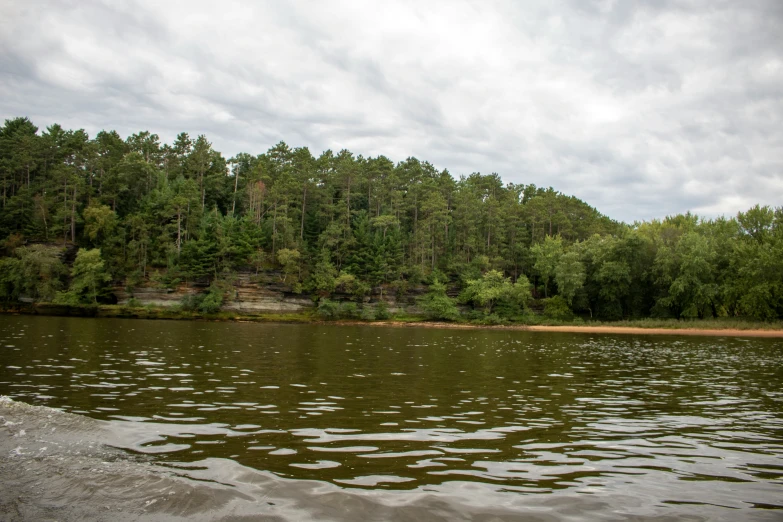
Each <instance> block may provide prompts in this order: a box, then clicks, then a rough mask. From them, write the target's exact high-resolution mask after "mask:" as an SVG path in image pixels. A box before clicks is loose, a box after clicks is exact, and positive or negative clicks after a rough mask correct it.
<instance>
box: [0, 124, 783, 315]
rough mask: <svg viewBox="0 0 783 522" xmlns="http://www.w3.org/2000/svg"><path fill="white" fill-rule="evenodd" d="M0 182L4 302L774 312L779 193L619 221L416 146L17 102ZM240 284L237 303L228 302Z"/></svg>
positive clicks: (254, 309) (193, 308)
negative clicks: (78, 116)
mask: <svg viewBox="0 0 783 522" xmlns="http://www.w3.org/2000/svg"><path fill="white" fill-rule="evenodd" d="M0 185H1V186H0V302H1V303H4V305H5V306H7V307H11V308H13V307H14V306H19V305H20V304H34V303H51V304H52V305H58V306H64V307H69V308H68V309H69V310H76V309H85V310H86V309H89V308H90V307H91V306H93V307H97V306H99V305H109V304H117V303H119V304H122V305H125V307H126V308H127V309H136V308H138V305H149V304H151V305H154V306H157V307H166V308H168V309H170V310H168V311H165V312H163V311H160V312H155V313H158V314H162V315H166V314H170V315H181V316H185V317H187V316H191V315H192V316H199V317H211V316H220V315H221V314H223V313H229V314H231V313H236V314H238V315H246V316H254V315H258V313H267V314H268V313H273V314H274V313H282V314H284V315H285V314H289V313H296V314H300V315H301V314H303V313H305V312H307V311H308V310H309V311H310V312H312V317H313V320H388V318H386V319H384V316H386V315H389V317H395V316H396V317H398V318H400V319H405V316H406V314H408V315H411V316H413V317H415V318H416V319H417V320H428V321H446V322H451V323H455V324H461V323H467V324H488V325H500V326H502V325H510V324H532V323H534V322H536V321H550V322H557V323H563V324H568V323H570V322H571V321H577V322H578V321H585V322H590V321H602V322H607V321H628V320H630V321H637V320H642V319H651V320H660V321H664V323H661V324H667V325H680V324H689V323H687V322H686V321H692V320H696V319H698V320H713V319H714V320H718V321H719V322H721V323H722V322H723V321H724V320H729V319H730V320H731V321H755V322H761V323H763V322H771V324H777V323H776V321H780V320H781V319H783V208H780V207H778V208H772V207H764V206H759V205H756V206H754V207H752V208H750V209H748V210H747V211H745V212H739V213H738V214H737V215H735V216H732V217H719V218H714V219H703V218H700V217H698V216H696V215H693V214H690V213H686V214H681V215H676V216H669V217H666V218H665V219H662V220H652V221H648V222H636V223H633V224H626V223H621V222H618V221H616V220H613V219H611V218H610V217H608V216H605V215H603V214H601V213H600V212H599V211H598V210H597V209H595V208H593V207H591V206H590V205H589V204H588V203H586V202H584V201H582V200H580V199H578V198H576V197H573V196H568V195H565V194H562V193H560V192H558V191H556V190H554V189H553V188H551V187H550V188H542V187H536V186H535V185H532V184H527V185H526V184H516V183H504V182H503V180H502V179H501V177H500V176H499V175H498V174H494V173H493V174H480V173H472V174H470V175H467V176H459V177H454V176H452V175H451V174H450V173H449V172H448V171H447V170H438V169H436V168H435V167H434V166H433V165H432V164H430V163H428V162H426V161H421V160H419V159H416V158H407V159H405V160H403V161H398V162H396V163H395V162H393V161H391V160H390V159H389V158H387V157H385V156H377V157H364V156H362V155H357V154H354V153H352V152H350V151H347V150H342V151H339V152H333V151H325V152H323V153H321V154H320V155H318V156H315V155H313V154H312V153H311V152H310V151H309V149H307V147H293V148H292V147H290V146H289V145H287V144H286V143H284V142H282V141H281V142H280V143H278V144H277V145H275V146H273V147H271V148H270V149H269V150H267V151H266V152H263V153H261V154H250V153H240V154H237V155H236V156H234V157H232V158H225V157H223V155H221V154H220V152H218V151H216V150H215V149H214V148H213V147H212V145H211V144H210V142H209V141H208V139H207V137H206V136H203V135H202V136H197V137H195V138H193V137H191V136H189V135H188V134H187V133H184V132H183V133H181V134H180V135H178V136H177V138H176V139H175V140H174V141H173V142H172V143H169V144H163V143H161V142H160V140H159V138H158V136H157V135H155V134H153V133H151V132H148V131H141V132H138V133H136V134H133V135H131V136H128V137H126V138H123V137H121V136H120V135H119V134H118V133H116V132H114V131H102V132H99V133H98V134H97V135H95V136H94V137H90V136H88V135H87V133H86V132H84V131H83V130H81V129H78V130H68V129H64V128H62V127H61V126H60V125H51V126H49V127H48V128H46V129H44V130H40V129H38V128H37V127H36V126H35V125H34V124H33V123H32V122H31V121H30V120H28V119H27V118H24V117H20V118H15V119H10V120H6V122H5V123H4V125H3V126H2V127H0ZM158 291H159V293H160V292H164V291H165V292H167V296H161V297H160V298H159V299H157V300H150V299H146V298H145V297H146V296H147V294H145V292H147V293H148V294H149V293H150V292H153V293H154V292H158ZM248 292H249V294H252V295H250V297H249V298H250V299H251V300H255V301H254V302H255V304H253V305H252V306H249V307H243V306H240V305H237V303H243V302H247V299H246V297H248V296H247V295H244V294H247V293H248ZM278 294H282V295H284V299H278V298H277V297H275V296H276V295H278ZM276 299H278V305H279V306H277V305H274V306H273V305H270V300H271V301H275V300H276ZM387 301H388V303H387V305H388V306H387V309H386V310H384V309H383V308H384V305H382V304H380V303H386V302H387ZM400 303H402V304H400ZM81 307H87V308H81ZM150 313H151V312H150ZM305 315H307V314H305ZM761 323H759V324H761Z"/></svg>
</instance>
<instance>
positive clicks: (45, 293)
mask: <svg viewBox="0 0 783 522" xmlns="http://www.w3.org/2000/svg"><path fill="white" fill-rule="evenodd" d="M61 254H62V250H61V249H60V248H57V247H52V246H46V245H30V246H26V247H19V248H16V249H14V257H10V258H1V259H0V299H3V300H11V301H14V300H17V299H19V298H28V299H33V300H35V301H44V302H47V301H52V300H53V299H54V298H55V296H56V294H57V292H58V291H60V290H61V289H62V288H63V287H64V286H65V285H64V277H65V276H66V275H67V274H68V269H67V268H66V267H65V265H64V264H63V263H62V261H61Z"/></svg>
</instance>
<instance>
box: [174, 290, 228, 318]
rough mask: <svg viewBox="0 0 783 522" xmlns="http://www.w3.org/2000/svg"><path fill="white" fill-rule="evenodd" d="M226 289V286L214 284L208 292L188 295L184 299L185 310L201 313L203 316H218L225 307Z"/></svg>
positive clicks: (183, 306)
mask: <svg viewBox="0 0 783 522" xmlns="http://www.w3.org/2000/svg"><path fill="white" fill-rule="evenodd" d="M225 292H226V289H225V287H224V285H222V284H219V283H213V284H211V285H210V286H209V288H207V291H206V292H203V293H196V294H188V295H186V296H185V297H183V298H182V301H181V305H182V309H183V310H187V311H191V312H199V313H202V314H216V313H218V312H219V311H220V309H221V308H222V306H223V297H224V295H225Z"/></svg>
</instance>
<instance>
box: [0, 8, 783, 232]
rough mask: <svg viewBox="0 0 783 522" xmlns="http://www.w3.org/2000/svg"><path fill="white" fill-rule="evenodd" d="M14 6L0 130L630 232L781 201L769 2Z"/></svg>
mask: <svg viewBox="0 0 783 522" xmlns="http://www.w3.org/2000/svg"><path fill="white" fill-rule="evenodd" d="M9 4H10V6H9V9H5V10H4V11H5V12H6V20H5V21H4V22H0V24H1V25H0V49H2V51H0V71H2V72H0V116H2V117H14V116H18V115H26V116H29V117H30V118H31V119H32V120H33V121H34V122H35V123H37V124H38V125H39V126H44V125H48V124H51V123H53V122H59V123H61V124H63V125H65V126H68V127H84V128H86V129H87V130H88V131H90V132H93V133H94V132H96V131H97V130H100V129H103V128H115V129H117V130H118V131H120V132H121V133H123V134H128V133H131V132H137V131H139V130H150V131H152V132H156V133H158V134H159V135H161V138H162V139H164V140H167V141H171V140H172V139H173V137H174V136H175V135H176V134H177V133H178V132H180V131H187V132H189V133H190V134H191V135H195V134H199V133H206V134H207V136H208V137H209V139H210V140H211V141H212V142H213V143H214V145H215V147H216V148H217V149H218V150H221V151H222V152H224V154H226V155H229V156H230V155H233V154H235V153H237V152H240V151H245V152H251V153H260V152H263V151H264V150H266V149H267V148H268V147H270V146H271V145H273V144H274V143H276V142H277V141H279V140H281V139H282V140H285V141H287V142H288V143H289V144H291V145H294V146H308V147H310V149H311V150H312V151H313V152H314V153H318V152H320V151H322V150H325V149H327V148H331V149H333V150H339V149H341V148H348V149H350V150H351V151H353V152H355V153H357V154H363V155H365V156H368V155H377V154H386V155H387V156H389V157H391V158H392V159H394V160H402V159H404V158H406V157H408V156H411V155H413V156H417V157H419V158H420V159H423V160H429V161H430V162H432V163H434V164H435V165H436V166H437V167H439V168H448V169H449V170H450V171H451V172H452V174H455V175H460V174H469V173H471V172H473V171H481V172H485V173H490V172H497V173H499V174H500V175H501V176H502V177H503V179H504V180H506V181H509V182H512V181H513V182H517V183H519V182H524V183H536V184H537V185H544V186H548V185H551V186H553V187H555V188H556V189H558V190H560V191H562V192H565V193H567V194H574V195H576V196H578V197H581V198H582V199H585V200H586V201H588V202H589V203H590V204H592V205H594V206H596V207H597V208H598V209H599V210H601V211H602V212H604V213H606V214H608V215H610V216H612V217H615V218H619V219H624V220H627V221H633V220H634V219H649V218H653V217H663V216H664V215H667V214H671V213H676V212H684V211H685V210H689V209H690V210H693V211H696V212H699V213H704V214H706V215H716V214H721V213H727V214H732V213H734V212H736V211H738V210H743V209H744V208H746V207H747V206H749V205H750V204H752V203H755V202H760V203H766V204H773V205H780V204H781V202H783V155H781V153H780V150H781V144H783V126H782V125H781V123H783V81H782V80H783V45H781V44H780V38H779V35H780V34H783V9H781V7H780V6H779V4H778V3H777V2H776V1H775V0H770V1H768V2H764V1H757V2H746V3H742V4H739V3H734V2H716V1H712V0H701V1H699V0H692V1H690V2H674V1H658V2H650V3H646V4H643V5H642V6H639V4H635V7H634V6H632V4H631V3H628V2H611V1H609V2H589V1H586V0H585V1H582V0H573V1H568V0H561V1H559V2H516V1H513V0H495V1H483V2H469V1H462V2H458V1H435V0H433V1H431V2H426V3H421V2H413V1H396V2H359V3H357V2H352V1H348V0H345V1H328V2H327V1H315V0H313V1H299V2H289V3H281V2H273V1H268V2H256V1H252V0H247V1H240V0H232V1H227V2H222V3H216V2H206V1H203V0H199V1H188V2H153V1H152V0H136V1H135V2H127V3H123V4H119V3H115V2H109V1H108V0H107V1H105V2H100V1H98V0H85V1H80V2H76V1H73V2H65V3H63V2H48V3H42V2H36V3H35V6H29V5H27V4H21V3H15V2H10V3H9Z"/></svg>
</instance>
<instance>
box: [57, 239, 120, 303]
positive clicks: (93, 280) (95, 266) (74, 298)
mask: <svg viewBox="0 0 783 522" xmlns="http://www.w3.org/2000/svg"><path fill="white" fill-rule="evenodd" d="M71 277H72V279H71V285H70V287H69V289H68V291H67V292H59V293H58V294H57V296H56V297H55V302H57V303H62V304H97V303H98V297H103V296H104V295H105V294H106V293H107V292H108V291H109V287H108V283H109V282H110V281H111V276H110V275H109V274H108V273H107V272H106V269H105V264H104V262H103V259H102V258H101V251H100V249H98V248H93V249H91V250H87V249H84V248H80V249H79V252H77V254H76V260H75V261H74V262H73V268H72V269H71Z"/></svg>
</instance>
